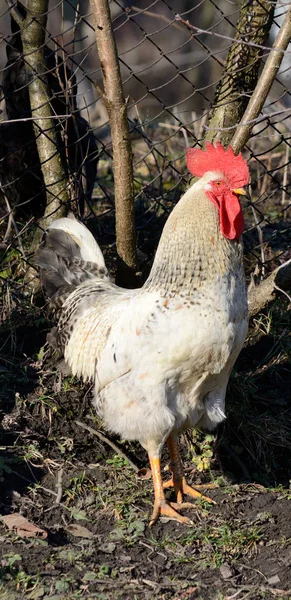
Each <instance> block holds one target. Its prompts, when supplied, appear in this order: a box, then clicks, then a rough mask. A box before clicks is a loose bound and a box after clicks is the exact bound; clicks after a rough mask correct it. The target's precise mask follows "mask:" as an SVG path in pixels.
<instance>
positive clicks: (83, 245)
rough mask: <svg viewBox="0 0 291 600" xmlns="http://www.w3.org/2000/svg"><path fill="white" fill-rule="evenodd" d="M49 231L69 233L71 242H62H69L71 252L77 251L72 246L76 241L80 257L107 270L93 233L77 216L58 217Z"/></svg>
mask: <svg viewBox="0 0 291 600" xmlns="http://www.w3.org/2000/svg"><path fill="white" fill-rule="evenodd" d="M49 231H50V232H52V231H63V232H65V233H67V234H68V235H69V236H70V238H71V242H69V241H67V242H65V243H64V241H63V242H61V243H63V245H66V244H68V246H69V247H68V251H69V252H74V251H75V250H74V248H76V247H74V248H73V246H71V243H72V242H75V244H76V245H77V246H78V247H79V252H80V254H79V255H78V258H81V259H82V260H85V261H89V262H93V263H96V264H97V265H98V266H99V268H100V269H104V271H105V272H107V270H106V266H105V262H104V258H103V254H102V252H101V250H100V248H99V246H98V244H97V242H96V240H95V239H94V237H93V235H92V233H91V232H90V231H89V229H87V227H85V225H83V223H80V222H79V221H77V219H75V218H72V219H71V218H69V217H64V218H63V219H57V220H56V221H54V222H53V223H52V224H51V225H50V226H49ZM75 256H76V255H75Z"/></svg>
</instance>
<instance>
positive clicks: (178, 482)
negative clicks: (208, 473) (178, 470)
mask: <svg viewBox="0 0 291 600" xmlns="http://www.w3.org/2000/svg"><path fill="white" fill-rule="evenodd" d="M171 487H172V488H174V490H175V491H176V494H177V504H178V505H180V504H182V502H183V497H184V496H185V495H187V496H191V497H192V498H201V500H206V502H210V504H216V502H215V501H214V500H212V498H209V496H204V494H201V492H198V490H195V489H194V488H192V487H191V486H190V485H188V483H187V481H186V478H185V477H181V478H179V477H178V478H177V479H175V480H174V476H173V475H172V477H171V479H169V480H168V481H165V482H164V484H163V488H164V489H168V488H171ZM197 487H199V486H197ZM203 487H204V486H203ZM210 487H212V484H210ZM213 487H216V486H214V485H213ZM188 504H189V503H188ZM190 506H191V505H190Z"/></svg>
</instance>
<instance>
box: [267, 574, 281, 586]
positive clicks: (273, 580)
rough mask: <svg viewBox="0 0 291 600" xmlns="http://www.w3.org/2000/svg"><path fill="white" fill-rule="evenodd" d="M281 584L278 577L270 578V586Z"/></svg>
mask: <svg viewBox="0 0 291 600" xmlns="http://www.w3.org/2000/svg"><path fill="white" fill-rule="evenodd" d="M278 583H280V577H279V576H278V575H273V577H269V579H268V584H269V585H277V584H278Z"/></svg>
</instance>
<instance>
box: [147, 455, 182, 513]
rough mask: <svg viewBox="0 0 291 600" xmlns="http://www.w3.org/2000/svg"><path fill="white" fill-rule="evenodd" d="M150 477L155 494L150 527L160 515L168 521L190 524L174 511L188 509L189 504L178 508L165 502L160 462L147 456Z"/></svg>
mask: <svg viewBox="0 0 291 600" xmlns="http://www.w3.org/2000/svg"><path fill="white" fill-rule="evenodd" d="M149 459H150V464H151V471H152V477H153V482H154V492H155V502H154V508H153V512H152V518H151V521H150V525H153V524H154V523H155V522H156V521H157V519H158V518H159V516H160V515H164V516H165V517H169V518H170V519H174V520H175V521H179V523H188V524H189V523H191V522H192V521H191V520H190V519H188V518H187V517H182V516H181V515H179V513H178V512H177V511H176V510H175V508H177V509H178V510H180V509H181V508H185V507H188V506H189V504H182V503H181V504H180V503H179V506H178V505H177V504H176V503H170V502H167V500H166V498H165V493H164V489H163V482H162V475H161V462H160V459H159V458H158V457H152V456H150V454H149Z"/></svg>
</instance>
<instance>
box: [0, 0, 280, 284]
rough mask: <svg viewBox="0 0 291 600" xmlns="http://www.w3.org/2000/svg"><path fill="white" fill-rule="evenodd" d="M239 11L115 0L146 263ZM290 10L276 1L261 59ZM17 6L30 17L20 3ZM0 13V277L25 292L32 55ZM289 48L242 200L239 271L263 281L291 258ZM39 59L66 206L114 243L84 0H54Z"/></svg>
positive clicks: (174, 197)
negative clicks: (242, 263)
mask: <svg viewBox="0 0 291 600" xmlns="http://www.w3.org/2000/svg"><path fill="white" fill-rule="evenodd" d="M247 4H248V3H247ZM270 4H271V3H270ZM249 5H250V8H251V5H252V2H249ZM240 8H241V2H239V1H238V0H237V1H233V2H229V1H228V0H222V1H221V2H218V1H214V0H200V1H199V0H195V1H189V0H183V1H182V0H179V1H178V0H176V1H174V0H167V1H166V0H153V1H150V0H139V1H138V2H137V3H136V5H133V4H132V3H128V2H127V1H126V0H125V1H123V2H119V1H117V0H112V1H111V3H110V9H111V15H112V23H113V28H114V33H115V39H116V44H117V49H118V56H119V62H120V69H121V76H122V81H123V89H124V95H125V97H126V98H127V106H128V121H129V128H130V133H131V139H132V149H133V157H134V190H135V209H136V227H137V245H138V248H139V250H140V251H141V256H143V258H144V259H145V260H146V261H148V263H150V260H151V257H152V255H153V252H154V250H155V247H156V244H157V241H158V238H159V236H160V232H161V228H162V225H163V223H164V221H165V219H166V217H167V215H168V213H169V211H170V210H171V208H172V207H173V205H174V204H175V203H176V202H177V201H178V199H179V197H180V196H181V194H182V192H183V190H184V189H185V186H186V184H187V182H188V181H189V175H188V173H187V171H186V167H185V158H184V157H185V148H186V146H195V145H202V142H203V138H204V135H205V132H206V131H207V128H208V122H209V114H210V111H211V109H212V105H213V102H214V98H215V91H216V89H217V86H218V84H219V82H220V79H221V77H222V72H223V68H224V66H225V60H226V56H227V53H228V50H229V48H230V47H231V45H232V44H233V37H234V34H235V30H236V23H237V20H238V16H239V12H240ZM288 8H289V3H283V2H278V3H276V9H275V15H274V18H273V24H272V27H271V31H270V36H269V40H268V44H267V46H266V47H265V48H264V49H263V61H264V59H265V58H266V57H267V56H268V53H269V47H270V46H271V45H272V41H273V39H274V37H275V36H276V34H277V32H278V30H279V28H280V26H281V24H282V20H283V18H284V15H285V13H286V11H287V9H288ZM17 10H18V11H19V12H20V14H21V12H22V13H23V14H25V9H24V8H21V5H20V4H18V9H17ZM0 11H1V15H0V32H1V44H0V69H1V75H2V88H1V111H2V112H1V120H2V122H1V124H0V185H1V190H0V235H1V266H0V276H1V280H2V284H3V285H4V286H7V284H9V285H11V282H13V284H14V285H16V286H18V287H19V286H20V287H21V289H23V286H24V287H25V284H24V283H23V274H24V271H25V267H24V265H26V264H29V263H30V257H31V253H30V244H31V240H32V237H33V232H34V231H35V228H36V227H37V226H38V223H39V222H40V220H41V217H42V215H43V213H44V210H45V203H46V195H45V189H44V181H43V176H42V169H41V164H40V160H39V157H38V152H37V147H36V142H35V130H34V129H33V125H32V119H31V109H30V104H29V96H28V87H27V80H26V76H25V62H26V60H27V59H28V57H26V56H24V55H23V48H22V43H21V36H20V32H19V27H18V25H17V22H16V21H15V19H13V17H12V13H11V10H10V8H8V7H7V4H6V2H5V1H4V0H1V2H0ZM250 15H251V12H250ZM187 22H189V23H190V24H191V25H192V27H190V26H188V25H187ZM193 27H194V28H193ZM290 52H291V51H290V50H287V51H286V53H285V58H284V60H283V63H282V66H281V69H280V71H279V73H278V75H277V77H276V80H275V82H274V84H273V86H272V89H271V92H270V94H269V96H268V99H267V102H266V103H265V106H264V109H263V111H262V113H261V115H260V117H259V118H258V119H257V122H256V124H255V125H254V127H253V130H252V135H251V138H250V139H249V141H248V144H247V146H246V148H245V155H246V156H247V157H248V158H249V160H250V168H251V173H252V188H253V189H252V195H253V199H252V203H251V204H248V205H246V206H245V219H246V226H247V227H246V233H245V248H246V269H247V272H248V274H249V277H250V275H252V276H254V277H256V278H258V279H260V278H262V277H265V275H266V274H267V273H268V272H269V271H271V270H272V269H273V268H274V267H275V266H278V265H279V264H280V263H282V262H284V261H286V260H287V259H288V258H290V257H291V253H290V249H289V248H290V241H291V239H290V238H291V235H290V192H291V188H290V184H289V172H290V164H291V156H290V137H291V134H290V130H291V116H290V115H291V95H290V90H289V86H290V73H291V71H290V61H291V54H290ZM45 57H46V65H45V73H44V76H45V78H46V81H47V85H48V90H49V94H50V103H51V107H52V112H53V117H54V124H55V125H54V126H55V130H56V140H57V142H56V143H57V146H56V152H57V153H59V154H60V157H61V160H62V162H63V164H64V165H65V172H66V176H67V180H66V181H68V180H69V201H68V202H67V203H66V204H67V205H66V207H65V208H66V211H67V210H72V211H73V212H74V213H75V214H76V215H77V216H79V217H81V218H82V219H83V220H85V222H87V223H88V224H89V226H90V227H91V228H93V229H94V230H95V233H96V234H97V237H98V240H99V241H100V242H101V245H102V246H103V247H105V246H106V247H108V245H109V246H110V247H111V248H113V249H114V240H115V228H114V185H113V172H112V145H111V138H110V126H109V122H108V116H107V111H106V108H105V106H104V102H103V99H102V95H101V94H100V93H99V92H98V90H99V88H102V69H101V66H100V63H99V60H98V52H97V48H96V38H95V31H94V26H93V19H92V15H91V8H90V3H89V1H85V0H84V1H82V2H79V3H78V2H75V1H73V0H72V1H71V0H60V1H57V0H50V2H49V13H48V20H47V30H46V47H45ZM47 135H49V132H48V133H47ZM109 254H110V253H109ZM112 254H113V255H114V251H113V253H112ZM20 258H23V259H24V261H22V262H21V264H22V267H21V268H20V267H19V262H20V261H19V259H20ZM19 282H21V283H19Z"/></svg>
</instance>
